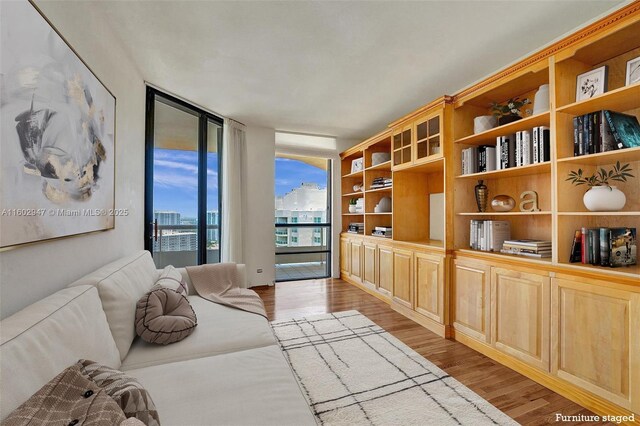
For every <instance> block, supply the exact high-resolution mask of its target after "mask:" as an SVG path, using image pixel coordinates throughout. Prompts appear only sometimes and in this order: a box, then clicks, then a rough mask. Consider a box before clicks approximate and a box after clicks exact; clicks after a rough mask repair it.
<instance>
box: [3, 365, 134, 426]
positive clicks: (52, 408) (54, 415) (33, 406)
mask: <svg viewBox="0 0 640 426" xmlns="http://www.w3.org/2000/svg"><path fill="white" fill-rule="evenodd" d="M124 420H125V415H124V413H123V412H122V409H121V408H120V407H119V406H118V404H117V403H116V402H115V401H114V400H113V398H111V397H110V396H109V395H107V393H106V392H105V391H104V390H103V389H101V388H100V387H99V386H97V385H96V384H95V383H94V382H93V381H92V380H91V379H89V378H88V377H86V376H84V375H83V374H82V372H81V371H80V365H79V363H76V364H75V365H72V366H71V367H68V368H66V369H64V371H62V372H61V373H60V374H58V375H57V376H55V377H54V378H53V379H51V380H50V381H49V382H48V383H46V384H45V385H44V386H43V387H42V388H40V390H38V392H36V393H35V394H34V395H33V396H31V398H29V399H28V400H27V401H25V402H24V403H23V404H22V405H20V407H18V408H17V409H16V410H15V411H14V412H13V413H11V414H10V415H9V417H8V418H6V419H5V420H4V421H3V422H2V424H3V426H28V425H33V424H40V425H67V424H69V425H71V424H81V425H86V426H112V425H117V424H119V423H120V422H122V421H124Z"/></svg>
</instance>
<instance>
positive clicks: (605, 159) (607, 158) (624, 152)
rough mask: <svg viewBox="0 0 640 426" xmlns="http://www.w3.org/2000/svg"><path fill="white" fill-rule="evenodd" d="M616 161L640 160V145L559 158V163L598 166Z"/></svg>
mask: <svg viewBox="0 0 640 426" xmlns="http://www.w3.org/2000/svg"><path fill="white" fill-rule="evenodd" d="M616 161H620V162H625V163H629V162H632V161H640V147H636V148H624V149H616V150H614V151H607V152H599V153H597V154H588V155H581V156H579V157H566V158H560V159H558V163H575V164H588V165H591V166H598V165H601V164H613V163H615V162H616Z"/></svg>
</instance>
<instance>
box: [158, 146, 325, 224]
mask: <svg viewBox="0 0 640 426" xmlns="http://www.w3.org/2000/svg"><path fill="white" fill-rule="evenodd" d="M153 164H154V171H153V209H154V210H168V211H177V212H179V213H180V214H181V216H182V217H192V218H193V217H196V216H197V209H198V154H197V152H195V151H178V150H168V149H158V148H156V149H155V150H154V159H153ZM303 182H305V183H307V182H312V183H317V184H319V185H320V187H322V188H325V187H326V186H327V173H326V171H324V170H321V169H319V168H317V167H314V166H310V165H308V164H305V163H303V162H300V161H297V160H291V159H288V158H276V160H275V193H276V196H282V195H284V194H286V193H287V192H289V191H291V190H292V189H294V188H297V187H298V186H300V184H302V183H303ZM207 210H216V211H217V210H218V164H217V153H209V154H208V158H207Z"/></svg>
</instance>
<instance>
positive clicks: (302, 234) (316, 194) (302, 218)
mask: <svg viewBox="0 0 640 426" xmlns="http://www.w3.org/2000/svg"><path fill="white" fill-rule="evenodd" d="M275 207H276V211H275V215H276V223H326V221H327V189H326V188H321V187H320V185H318V184H317V183H302V184H301V185H300V186H299V187H297V188H294V189H293V190H291V191H289V192H288V193H286V194H285V195H283V196H282V197H276V206H275ZM325 243H326V241H325V239H324V234H323V229H322V228H276V247H299V246H305V247H308V246H321V245H323V244H325Z"/></svg>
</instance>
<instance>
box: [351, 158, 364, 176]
mask: <svg viewBox="0 0 640 426" xmlns="http://www.w3.org/2000/svg"><path fill="white" fill-rule="evenodd" d="M362 170H364V159H363V158H362V157H360V158H356V159H355V160H353V161H352V162H351V173H357V172H361V171H362Z"/></svg>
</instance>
